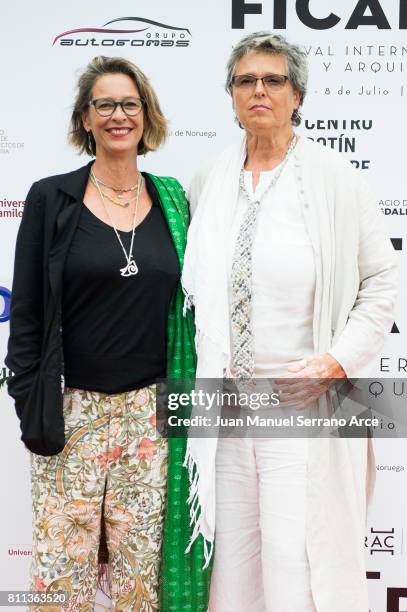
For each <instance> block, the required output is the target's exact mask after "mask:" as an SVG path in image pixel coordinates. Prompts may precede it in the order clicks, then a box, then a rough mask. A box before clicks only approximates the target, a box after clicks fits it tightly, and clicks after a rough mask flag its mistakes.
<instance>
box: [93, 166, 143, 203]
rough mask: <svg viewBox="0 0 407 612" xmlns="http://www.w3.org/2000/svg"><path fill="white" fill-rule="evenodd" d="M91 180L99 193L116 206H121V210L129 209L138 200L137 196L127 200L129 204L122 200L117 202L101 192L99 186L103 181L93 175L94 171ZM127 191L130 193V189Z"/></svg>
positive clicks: (112, 197)
mask: <svg viewBox="0 0 407 612" xmlns="http://www.w3.org/2000/svg"><path fill="white" fill-rule="evenodd" d="M90 180H91V181H92V183H93V184H94V186H95V187H96V189H97V190H98V191H100V193H102V194H103V195H104V196H105V198H107V199H108V200H110V201H111V202H112V203H113V204H116V206H120V208H127V207H128V206H129V205H130V204H131V203H132V202H135V201H136V199H137V195H136V196H134V197H133V198H130V200H127V202H122V201H120V200H116V198H115V197H114V196H110V195H109V194H108V193H106V192H105V191H102V190H101V188H100V186H99V183H101V181H98V179H97V178H96V176H95V175H94V174H93V171H92V172H91V173H90ZM109 189H112V188H111V187H110V188H109ZM126 191H130V189H126ZM131 191H133V190H131ZM117 197H118V198H122V197H123V196H122V195H121V196H120V195H119V196H117Z"/></svg>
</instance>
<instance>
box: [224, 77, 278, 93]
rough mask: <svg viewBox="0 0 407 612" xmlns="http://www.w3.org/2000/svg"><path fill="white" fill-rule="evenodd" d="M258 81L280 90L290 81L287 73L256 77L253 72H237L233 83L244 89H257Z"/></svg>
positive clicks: (269, 88)
mask: <svg viewBox="0 0 407 612" xmlns="http://www.w3.org/2000/svg"><path fill="white" fill-rule="evenodd" d="M257 81H261V82H262V83H263V85H264V87H266V89H268V90H270V91H279V90H280V89H283V87H284V85H285V84H286V82H287V81H288V76H287V75H286V74H266V75H265V76H262V77H256V76H254V75H252V74H235V76H234V77H232V85H234V86H235V87H237V88H238V89H242V90H244V91H251V90H252V89H255V88H256V85H257Z"/></svg>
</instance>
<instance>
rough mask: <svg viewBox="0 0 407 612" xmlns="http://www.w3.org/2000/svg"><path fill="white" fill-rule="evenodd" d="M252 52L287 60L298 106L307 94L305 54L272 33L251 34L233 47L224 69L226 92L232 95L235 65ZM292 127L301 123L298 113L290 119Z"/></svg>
mask: <svg viewBox="0 0 407 612" xmlns="http://www.w3.org/2000/svg"><path fill="white" fill-rule="evenodd" d="M253 52H258V53H263V52H264V53H272V54H275V55H282V56H283V57H285V58H286V60H287V68H288V78H289V80H290V82H291V84H292V86H293V88H294V89H295V91H297V92H298V93H299V94H300V106H301V105H302V103H303V101H304V98H305V96H306V93H307V82H308V63H307V54H306V53H305V51H302V50H301V49H300V47H299V46H297V45H292V44H290V43H289V42H287V40H286V39H285V38H284V36H281V35H280V34H273V33H272V32H253V33H252V34H248V35H247V36H245V37H244V38H242V39H241V40H240V41H239V42H238V43H237V44H236V45H235V46H234V47H233V51H232V53H231V55H230V57H229V60H228V63H227V66H226V69H227V76H226V91H227V92H228V93H230V94H231V93H232V79H233V77H234V75H235V71H236V65H237V63H238V62H239V61H240V60H241V59H242V57H244V56H245V55H247V54H249V53H253ZM291 122H292V124H293V125H299V124H300V123H301V115H300V113H299V111H294V113H293V116H292V118H291Z"/></svg>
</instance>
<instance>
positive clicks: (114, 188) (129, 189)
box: [93, 173, 137, 198]
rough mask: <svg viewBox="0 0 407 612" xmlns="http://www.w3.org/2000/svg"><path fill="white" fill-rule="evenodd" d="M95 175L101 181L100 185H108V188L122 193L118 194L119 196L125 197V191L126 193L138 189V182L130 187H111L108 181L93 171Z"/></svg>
mask: <svg viewBox="0 0 407 612" xmlns="http://www.w3.org/2000/svg"><path fill="white" fill-rule="evenodd" d="M93 176H94V177H95V180H96V181H97V182H98V183H99V185H103V187H107V188H108V189H111V190H112V191H116V193H120V194H121V195H118V196H117V197H118V198H120V197H123V193H126V191H136V189H137V184H136V185H132V186H131V187H129V188H128V189H123V188H122V187H111V186H110V185H108V184H107V183H104V182H103V181H102V179H100V178H98V177H97V176H96V174H94V173H93Z"/></svg>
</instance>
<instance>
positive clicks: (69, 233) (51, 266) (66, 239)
mask: <svg viewBox="0 0 407 612" xmlns="http://www.w3.org/2000/svg"><path fill="white" fill-rule="evenodd" d="M91 164H92V162H90V163H89V164H87V165H86V166H83V167H82V168H79V170H75V171H74V172H70V173H68V174H64V175H62V176H61V179H60V183H59V185H58V186H57V192H56V196H55V200H56V202H55V205H56V208H57V209H58V212H57V213H56V220H55V234H54V238H53V241H52V244H51V247H50V250H49V253H48V271H49V282H50V287H51V291H52V293H53V295H54V296H55V297H58V296H59V295H60V289H61V284H62V277H63V272H64V266H65V260H66V256H67V253H68V250H69V247H70V244H71V241H72V238H73V235H74V233H75V230H76V228H77V225H78V222H79V217H80V214H81V210H82V206H83V196H84V193H85V190H86V185H87V182H88V177H89V171H90V167H91Z"/></svg>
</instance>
